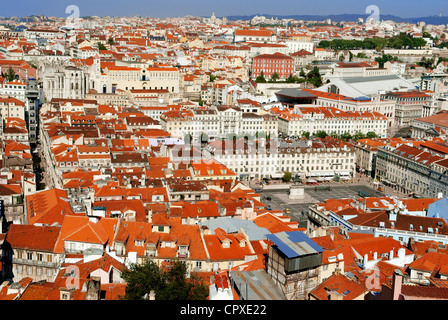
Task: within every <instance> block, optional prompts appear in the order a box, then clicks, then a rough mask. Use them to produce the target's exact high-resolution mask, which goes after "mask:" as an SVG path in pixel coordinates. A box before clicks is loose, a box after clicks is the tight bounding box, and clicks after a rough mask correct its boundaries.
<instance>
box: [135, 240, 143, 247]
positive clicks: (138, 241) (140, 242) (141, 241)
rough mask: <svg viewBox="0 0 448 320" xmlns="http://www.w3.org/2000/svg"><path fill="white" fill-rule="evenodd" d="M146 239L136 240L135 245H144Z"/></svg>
mask: <svg viewBox="0 0 448 320" xmlns="http://www.w3.org/2000/svg"><path fill="white" fill-rule="evenodd" d="M143 245H144V241H143V240H135V246H136V247H143Z"/></svg>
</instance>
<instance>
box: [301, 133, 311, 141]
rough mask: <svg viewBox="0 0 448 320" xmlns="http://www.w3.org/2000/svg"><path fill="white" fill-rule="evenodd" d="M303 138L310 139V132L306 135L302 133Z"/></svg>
mask: <svg viewBox="0 0 448 320" xmlns="http://www.w3.org/2000/svg"><path fill="white" fill-rule="evenodd" d="M302 137H304V138H307V139H309V138H310V133H309V132H308V131H305V132H304V133H302Z"/></svg>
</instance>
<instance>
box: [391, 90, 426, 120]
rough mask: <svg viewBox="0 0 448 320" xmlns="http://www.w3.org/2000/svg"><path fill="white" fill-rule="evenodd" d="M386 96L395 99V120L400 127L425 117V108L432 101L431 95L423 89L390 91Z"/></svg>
mask: <svg viewBox="0 0 448 320" xmlns="http://www.w3.org/2000/svg"><path fill="white" fill-rule="evenodd" d="M385 98H386V99H390V100H393V101H395V119H396V120H395V122H396V124H397V125H398V126H400V127H406V126H411V125H412V124H413V122H414V119H418V118H421V117H423V116H424V113H423V109H424V108H425V106H427V107H428V106H430V105H431V101H432V97H431V96H430V95H428V94H427V93H425V92H421V91H411V92H389V93H387V94H385Z"/></svg>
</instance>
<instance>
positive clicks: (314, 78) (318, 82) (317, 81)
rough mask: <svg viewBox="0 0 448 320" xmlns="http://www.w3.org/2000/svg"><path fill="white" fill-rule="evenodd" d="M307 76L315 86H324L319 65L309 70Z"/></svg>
mask: <svg viewBox="0 0 448 320" xmlns="http://www.w3.org/2000/svg"><path fill="white" fill-rule="evenodd" d="M307 78H308V82H309V83H311V84H313V85H314V86H315V87H320V86H322V76H321V74H320V71H319V68H318V67H317V66H316V67H314V68H313V69H312V70H311V71H310V72H308V75H307Z"/></svg>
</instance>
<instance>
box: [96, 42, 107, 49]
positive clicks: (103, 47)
mask: <svg viewBox="0 0 448 320" xmlns="http://www.w3.org/2000/svg"><path fill="white" fill-rule="evenodd" d="M98 50H100V51H104V50H107V48H106V46H105V45H104V44H102V43H101V42H98Z"/></svg>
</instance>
